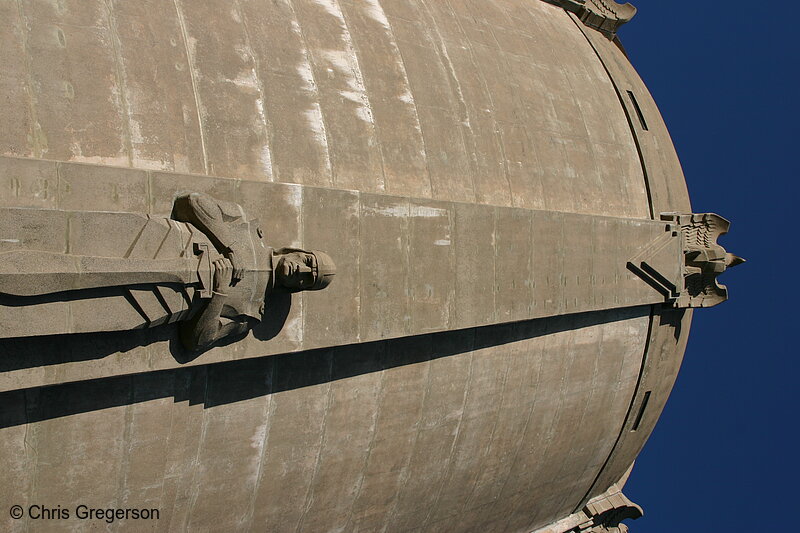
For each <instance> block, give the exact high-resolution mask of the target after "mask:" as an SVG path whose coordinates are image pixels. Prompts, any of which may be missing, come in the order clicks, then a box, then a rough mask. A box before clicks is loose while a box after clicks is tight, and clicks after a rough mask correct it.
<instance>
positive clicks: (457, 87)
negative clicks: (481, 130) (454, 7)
mask: <svg viewBox="0 0 800 533" xmlns="http://www.w3.org/2000/svg"><path fill="white" fill-rule="evenodd" d="M437 1H440V0H437ZM420 4H421V6H422V9H424V10H425V11H426V12H427V13H428V17H429V18H430V25H431V29H432V30H433V32H434V34H435V37H436V40H435V41H434V43H433V44H434V47H435V49H436V51H437V55H438V56H439V57H440V61H441V63H442V66H444V67H445V71H446V72H447V77H448V79H449V80H450V82H451V83H452V85H451V87H450V88H451V90H453V91H454V92H455V94H456V96H457V100H458V102H457V103H458V110H459V112H460V113H459V114H460V115H461V117H459V118H462V117H463V120H462V121H461V124H460V125H459V127H458V131H459V136H460V137H461V142H462V144H463V145H464V152H465V153H466V155H467V157H468V158H469V161H470V163H474V164H475V166H474V167H473V166H472V164H471V165H470V171H471V172H470V176H469V178H470V182H471V186H472V198H473V201H477V198H478V191H477V188H476V187H475V177H476V175H477V159H475V160H473V157H477V155H476V152H477V149H476V148H475V132H474V131H473V129H472V123H471V122H470V118H469V107H467V102H466V100H464V93H463V92H462V90H461V83H460V82H459V81H458V77H457V76H456V71H455V67H454V66H453V62H452V61H451V59H450V54H449V53H448V52H447V46H446V45H445V43H444V38H443V37H442V32H441V31H440V30H439V25H438V24H436V17H434V15H433V13H432V12H431V9H430V8H429V7H428V4H427V3H426V2H425V0H420ZM431 37H433V35H432V36H431ZM464 128H466V129H468V130H469V133H470V141H471V142H470V143H467V136H466V134H465V132H464ZM468 144H469V145H470V146H469V147H468V146H467V145H468Z"/></svg>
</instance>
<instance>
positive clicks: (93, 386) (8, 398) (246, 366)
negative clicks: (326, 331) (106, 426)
mask: <svg viewBox="0 0 800 533" xmlns="http://www.w3.org/2000/svg"><path fill="white" fill-rule="evenodd" d="M650 309H651V308H650V306H641V307H632V308H627V309H615V310H611V311H597V312H591V313H580V314H575V315H565V316H559V317H552V318H543V319H537V320H529V321H525V322H516V323H510V324H501V325H493V326H485V327H480V328H470V329H463V330H455V331H447V332H442V333H431V334H426V335H417V336H413V337H405V338H401V339H393V340H385V341H378V342H369V343H364V344H355V345H349V346H339V347H335V348H325V349H319V350H308V351H304V352H296V353H288V354H282V355H273V356H268V357H261V358H257V359H246V360H242V361H232V362H225V363H215V364H209V365H204V366H194V367H186V368H177V369H172V370H163V371H156V372H148V373H144V374H134V375H128V376H116V377H109V378H102V379H96V380H90V381H80V382H74V383H65V384H61V385H51V386H46V387H34V388H30V389H20V390H15V391H9V392H4V393H0V427H11V426H17V425H21V424H26V423H29V422H39V421H42V420H48V419H53V418H59V417H64V416H70V415H75V414H79V413H86V412H91V411H97V410H100V409H107V408H110V407H118V406H122V405H130V404H135V403H140V402H146V401H150V400H155V399H160V398H169V397H172V398H173V399H174V401H175V402H189V403H190V404H203V405H204V406H205V407H206V408H211V407H216V406H220V405H225V404H230V403H235V402H238V401H243V400H248V399H252V398H256V397H260V396H265V395H269V394H274V393H277V392H281V391H286V390H293V389H300V388H303V387H308V386H312V385H318V384H321V383H327V382H331V381H337V380H341V379H347V378H350V377H354V376H359V375H363V374H368V373H372V372H380V371H382V370H385V369H390V368H395V367H401V366H405V365H412V364H416V363H421V362H425V361H431V360H435V359H439V358H443V357H453V356H458V355H460V354H465V353H469V352H471V351H473V350H477V349H481V348H489V347H495V346H501V345H504V344H509V343H513V342H516V341H520V340H524V339H532V338H536V337H540V336H543V335H548V334H552V333H557V332H560V331H567V330H572V329H577V328H583V327H588V326H593V325H599V324H604V323H609V322H616V321H621V320H629V319H631V318H637V317H642V316H648V315H649V314H650ZM90 340H91V341H92V343H97V342H98V340H97V335H96V334H95V335H91V336H90V337H89V338H87V339H86V342H87V343H88V342H89V341H90ZM100 342H102V341H100ZM111 346H119V345H118V344H114V343H109V344H107V345H105V349H107V348H108V347H111ZM51 347H52V345H51ZM0 349H2V348H0ZM51 349H52V348H51ZM105 349H103V348H101V349H99V350H98V352H99V353H105ZM34 355H35V354H29V356H34ZM51 364H53V363H51Z"/></svg>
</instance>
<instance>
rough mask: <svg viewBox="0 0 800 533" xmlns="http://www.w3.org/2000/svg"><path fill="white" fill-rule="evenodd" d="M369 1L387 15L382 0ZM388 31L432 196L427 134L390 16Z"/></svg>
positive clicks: (386, 189)
mask: <svg viewBox="0 0 800 533" xmlns="http://www.w3.org/2000/svg"><path fill="white" fill-rule="evenodd" d="M368 1H369V0H368ZM369 3H370V4H371V5H374V6H375V7H376V8H377V9H380V10H381V13H384V15H385V12H384V10H383V7H382V6H381V4H380V0H371V1H369ZM386 31H387V33H388V35H389V43H390V45H391V48H392V49H393V51H394V53H395V54H396V55H397V59H398V65H399V66H400V69H401V70H402V74H403V80H404V82H405V86H406V90H407V91H408V93H409V94H410V95H411V106H412V109H413V110H414V120H415V121H416V126H417V131H419V138H420V142H422V150H423V151H424V155H425V171H426V172H427V174H428V187H429V190H430V196H431V197H432V196H433V181H432V179H431V170H430V167H429V166H428V149H427V146H426V144H425V135H424V134H423V132H422V124H421V123H420V121H419V110H418V109H417V102H416V100H414V96H413V93H412V92H411V82H410V80H409V79H408V71H407V70H406V63H405V60H404V59H403V54H402V53H401V52H400V46H399V45H398V44H397V37H396V36H395V34H394V29H393V28H392V23H391V22H390V21H389V17H386ZM383 148H384V145H383V143H381V152H382V151H383ZM385 180H386V174H385V171H384V184H385V185H388V184H387V182H386V181H385ZM384 190H385V192H387V193H390V192H391V191H390V190H389V188H388V186H384Z"/></svg>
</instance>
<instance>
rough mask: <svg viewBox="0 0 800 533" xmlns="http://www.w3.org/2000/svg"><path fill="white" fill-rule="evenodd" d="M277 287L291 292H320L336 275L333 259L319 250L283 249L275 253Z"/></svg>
mask: <svg viewBox="0 0 800 533" xmlns="http://www.w3.org/2000/svg"><path fill="white" fill-rule="evenodd" d="M274 265H275V267H274V268H275V285H277V286H280V287H283V288H284V289H286V290H288V291H290V292H300V291H318V290H321V289H324V288H325V287H327V286H328V285H330V283H331V281H333V276H335V275H336V265H335V264H334V262H333V259H331V257H330V256H329V255H328V254H326V253H325V252H320V251H319V250H310V251H306V250H299V249H297V248H281V249H280V250H277V251H276V252H275V261H274Z"/></svg>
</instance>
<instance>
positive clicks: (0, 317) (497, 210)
mask: <svg viewBox="0 0 800 533" xmlns="http://www.w3.org/2000/svg"><path fill="white" fill-rule="evenodd" d="M42 164H43V162H42V161H27V160H24V159H23V160H16V159H10V158H3V157H0V171H2V169H3V168H8V169H10V171H9V174H11V173H12V172H13V175H14V176H16V177H15V178H13V179H14V180H16V182H15V183H17V184H18V187H19V191H20V192H19V195H20V196H22V202H21V203H23V204H35V202H36V201H37V198H36V195H35V193H31V192H29V191H33V190H35V189H36V188H37V186H38V185H37V184H38V183H39V181H40V180H41V178H40V175H41V173H42V172H43V170H42ZM52 166H53V168H55V169H56V170H55V174H56V178H57V179H56V183H55V184H54V188H55V190H57V191H58V192H57V193H56V199H55V202H54V206H55V207H57V208H60V207H62V206H65V207H66V208H67V209H66V210H65V209H33V208H30V207H26V208H4V207H0V254H4V253H11V252H16V251H41V252H47V253H58V254H65V257H67V258H69V257H73V256H75V257H76V260H77V256H97V257H109V258H127V260H128V261H131V262H133V261H134V260H139V261H143V263H142V268H147V259H159V260H162V261H165V260H170V261H173V262H174V261H179V262H180V263H181V265H183V264H184V263H185V261H186V259H181V257H180V256H181V253H182V251H183V250H184V249H186V248H187V246H188V245H187V242H188V234H189V230H186V229H181V228H182V226H180V225H177V226H176V227H175V228H173V225H174V222H173V225H170V224H168V223H167V221H166V219H165V218H161V217H167V216H168V214H169V213H168V212H166V211H162V209H163V210H166V209H167V208H169V209H171V207H172V205H171V202H167V201H164V200H163V198H174V197H176V196H177V195H178V194H180V193H184V192H186V189H185V188H184V187H186V186H187V184H191V183H192V177H191V176H188V175H173V174H170V173H163V172H159V173H151V172H149V171H139V170H127V169H114V168H111V167H95V166H90V165H81V164H75V163H56V162H53V163H52ZM204 179H205V181H206V185H205V186H203V184H202V183H198V186H197V187H192V190H203V191H214V193H216V194H220V196H221V198H223V199H233V200H234V201H241V202H242V203H243V207H244V208H245V209H246V211H247V212H248V213H249V214H250V217H251V218H260V219H262V220H265V221H268V222H270V223H271V224H269V226H268V227H267V228H265V229H273V230H275V233H271V232H267V233H265V238H266V241H267V243H268V244H270V245H273V246H275V247H276V248H279V247H282V246H293V247H300V248H304V249H321V248H324V249H326V250H328V251H329V252H330V253H331V254H332V255H333V256H334V260H335V261H336V263H337V264H338V268H339V272H340V275H338V276H337V280H336V283H335V284H333V285H331V287H330V288H328V289H326V290H325V291H323V292H320V293H314V294H296V295H294V296H292V297H289V298H290V299H286V301H285V302H284V300H274V299H273V300H271V301H270V300H268V301H267V302H266V303H267V306H268V307H270V308H274V309H275V312H276V313H277V312H278V311H279V310H280V309H281V306H282V305H284V303H285V304H286V305H287V306H288V309H286V311H285V312H286V313H287V316H286V317H285V318H284V317H275V318H268V319H267V320H265V321H264V322H263V323H262V324H261V325H260V326H259V327H257V328H256V329H255V330H254V331H252V332H251V333H250V334H249V335H248V337H247V338H246V339H243V340H240V341H237V342H235V343H234V344H230V342H226V343H222V344H221V345H220V346H217V347H216V348H213V349H212V350H211V351H210V353H205V354H202V355H198V354H192V353H191V352H187V351H184V350H183V349H182V347H181V346H179V345H178V343H176V342H175V337H176V332H175V329H176V328H175V326H171V325H163V326H153V327H152V328H151V329H152V331H149V332H135V333H131V332H125V331H123V332H121V333H118V334H110V333H104V334H103V335H104V336H105V338H106V339H107V340H108V342H109V343H110V344H111V346H108V347H105V348H103V349H102V351H95V352H94V355H93V356H91V357H87V355H88V354H87V349H88V350H93V349H96V344H95V343H96V340H97V338H96V337H95V336H91V335H82V336H76V335H69V336H66V337H61V338H59V340H58V342H59V345H60V352H61V354H62V356H61V357H62V358H60V359H59V361H58V362H60V363H66V364H65V365H62V371H61V373H60V374H59V375H58V377H57V378H56V377H51V378H50V379H46V378H45V379H44V380H43V379H42V376H41V375H40V376H39V377H38V378H37V377H36V375H37V373H38V371H39V370H38V368H37V367H38V366H39V364H40V363H38V362H37V363H32V362H31V359H30V354H31V353H36V352H44V353H46V352H48V351H49V350H47V348H46V346H48V344H49V343H51V342H53V340H54V339H53V338H39V339H36V338H27V339H21V338H14V337H29V336H32V335H55V334H60V333H87V334H88V333H91V332H97V331H109V330H117V329H123V330H124V329H140V328H144V327H146V323H144V322H143V318H142V315H141V312H140V309H139V307H137V306H132V305H131V303H130V300H131V298H132V296H131V295H129V294H127V291H126V290H124V289H123V290H118V291H111V292H109V293H108V294H107V295H105V296H102V297H100V296H94V297H85V298H78V297H70V298H66V299H58V298H56V299H54V300H52V301H49V300H45V301H41V302H40V301H39V300H38V299H37V300H36V302H37V303H35V304H31V305H26V300H25V299H20V298H13V297H7V296H6V297H3V298H0V346H1V347H3V349H4V352H5V358H4V361H3V363H2V364H3V366H4V367H5V368H4V369H5V370H6V372H4V373H3V374H2V375H0V390H10V389H13V388H20V387H26V388H27V387H32V386H40V385H50V384H53V383H58V382H63V381H72V380H84V379H93V378H100V377H108V376H110V375H115V374H116V375H121V374H126V373H133V372H142V371H147V370H158V369H167V368H175V367H177V366H180V365H181V364H186V363H190V364H210V363H215V362H219V361H226V360H232V359H243V358H249V357H260V356H264V355H271V354H276V353H285V352H289V351H299V350H307V349H315V348H323V347H332V346H342V345H348V344H357V343H360V342H370V341H375V340H381V339H387V338H395V337H402V336H413V335H421V334H424V333H431V332H437V331H446V330H461V329H466V328H471V327H476V326H487V325H492V324H501V323H508V322H518V321H522V320H530V319H533V318H542V317H548V316H557V315H562V314H575V313H584V312H588V311H598V310H604V309H615V308H623V307H634V306H639V305H644V304H656V303H660V302H663V301H664V297H663V296H662V295H661V294H660V293H659V292H657V291H656V290H654V289H653V288H651V287H650V285H648V284H647V283H645V282H644V281H643V280H642V279H640V278H639V277H637V276H636V275H635V274H633V273H632V272H631V271H629V270H627V269H626V264H627V262H628V260H629V259H632V258H633V257H634V256H635V255H637V253H638V252H639V251H640V250H642V249H646V248H647V246H648V245H649V244H650V243H652V242H654V241H656V240H657V239H659V238H661V237H662V236H664V235H665V227H666V226H665V224H664V223H663V222H660V221H650V220H640V219H629V218H616V217H599V216H590V215H583V214H573V213H560V212H554V211H539V210H529V209H522V208H509V207H495V206H486V205H480V204H462V203H455V202H445V201H434V200H421V199H409V198H402V197H394V196H388V195H378V194H373V193H362V192H355V191H340V190H333V189H322V188H312V187H307V186H301V185H284V184H275V183H252V182H239V181H234V180H226V179H220V178H204ZM188 186H190V187H191V186H192V185H188ZM243 186H244V187H246V191H247V194H246V196H243V194H242V190H241V188H242V187H243ZM226 188H227V189H228V191H227V192H226ZM23 195H24V196H23ZM20 196H18V197H17V198H20ZM48 205H49V206H53V204H52V203H50V204H48ZM146 206H151V207H150V214H144V213H141V211H142V210H144V209H146V208H147V207H146ZM87 208H88V209H93V210H92V211H82V210H77V211H76V210H74V209H87ZM98 209H100V210H98ZM122 211H130V212H128V213H125V212H122ZM150 216H152V217H156V218H155V220H151V219H150V218H149V217H150ZM281 222H283V226H282V227H278V226H276V225H275V224H276V223H281ZM145 228H151V229H153V228H155V230H154V231H155V233H154V235H153V237H152V238H151V239H150V241H152V242H151V243H150V244H151V245H150V246H148V244H147V242H149V241H148V240H147V237H148V234H145ZM173 229H174V230H175V231H173ZM670 235H671V234H668V235H667V237H668V238H669V239H671V241H674V242H673V245H672V252H673V253H672V255H674V261H673V262H674V267H675V268H674V270H675V271H676V273H678V274H679V271H678V269H679V267H680V266H681V263H680V261H681V253H680V239H679V238H678V237H671V236H670ZM142 242H144V244H142ZM148 250H150V252H149V254H148ZM143 254H144V255H143ZM132 267H133V265H132ZM134 268H135V267H134ZM176 268H177V267H176ZM181 268H183V267H181ZM65 288H66V287H65ZM193 291H194V288H191V289H190V294H189V296H188V299H189V300H191V293H193ZM161 292H162V293H163V294H162V296H163V298H167V299H170V301H172V299H175V300H176V301H175V302H174V305H172V306H171V307H174V308H175V309H178V310H180V309H183V308H186V307H187V303H186V302H183V300H184V299H185V298H187V297H184V296H182V295H181V293H180V292H178V291H176V290H173V289H170V288H169V287H166V288H165V290H163V291H161ZM172 296H174V298H172ZM153 303H154V305H155V306H156V308H157V309H158V310H161V304H159V303H158V302H156V301H154V302H153ZM137 305H138V306H142V305H144V303H143V302H141V301H140V302H139V303H138V304H137ZM162 311H163V310H162ZM289 314H291V316H289ZM104 315H113V319H111V320H102V319H103V316H104ZM154 316H160V315H159V314H158V313H156V314H155V315H154ZM125 324H128V326H127V328H126V327H125ZM266 330H276V331H280V332H281V334H280V338H278V339H271V338H270V337H269V335H267V334H266V333H265V331H266ZM137 340H141V341H142V342H137ZM137 344H140V345H141V346H136V345H137ZM115 345H116V346H117V347H118V348H114V346H115ZM123 346H128V347H129V348H130V349H129V350H123V349H122V347H123ZM66 353H71V354H72V355H71V356H70V357H66V358H64V354H66ZM132 354H142V355H143V354H148V356H147V357H137V358H134V359H133V360H132V359H131V355H132ZM101 357H102V358H103V361H104V364H103V365H102V366H98V365H97V364H96V359H98V358H101ZM136 359H139V361H138V362H134V361H136ZM192 359H193V360H192ZM70 360H71V361H70ZM190 360H191V361H190ZM51 364H52V363H51Z"/></svg>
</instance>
